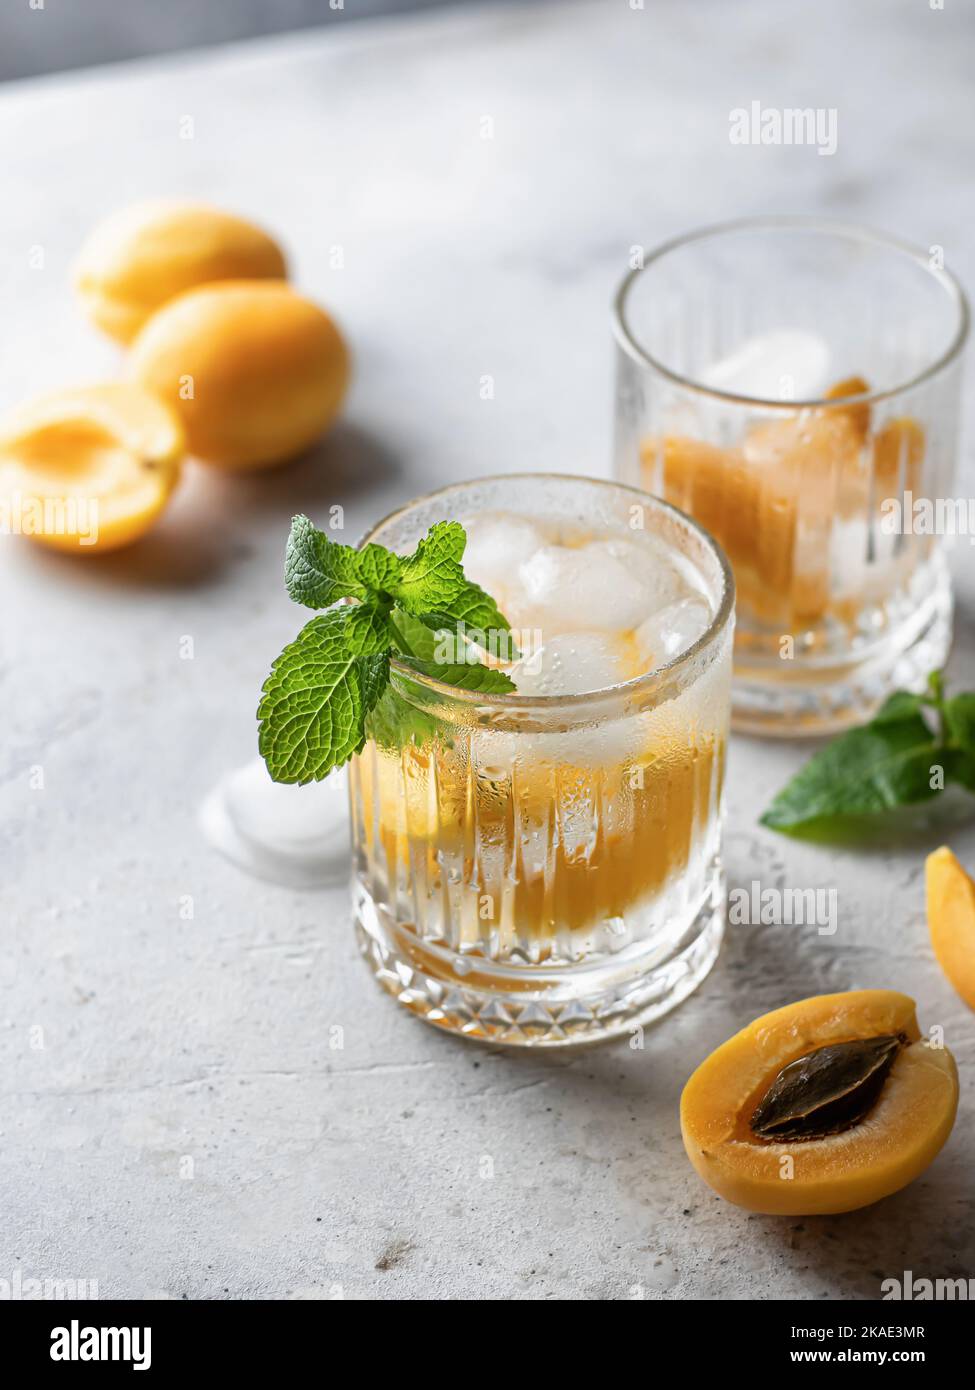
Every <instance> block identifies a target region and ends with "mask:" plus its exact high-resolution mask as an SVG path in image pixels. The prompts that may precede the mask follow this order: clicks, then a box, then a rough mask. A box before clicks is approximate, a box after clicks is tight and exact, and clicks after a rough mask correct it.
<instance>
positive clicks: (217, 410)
mask: <svg viewBox="0 0 975 1390" xmlns="http://www.w3.org/2000/svg"><path fill="white" fill-rule="evenodd" d="M130 362H131V369H132V372H133V375H134V377H135V379H136V380H137V381H138V382H139V383H140V384H141V385H142V386H144V387H145V388H146V390H148V391H152V392H154V394H155V395H157V396H158V397H159V398H160V400H162V401H163V403H164V404H165V405H166V406H167V407H168V408H169V409H171V410H173V411H175V412H176V414H177V415H178V417H179V419H180V421H181V422H182V425H183V428H184V430H185V431H186V438H187V442H188V445H189V451H190V453H192V454H195V455H196V457H197V458H200V459H202V460H203V461H204V462H205V463H212V464H215V465H217V466H218V467H222V468H263V467H268V466H270V465H272V464H277V463H283V462H285V461H286V460H287V459H290V458H293V457H294V456H295V455H297V454H300V453H302V452H303V451H304V450H305V449H307V448H308V447H309V445H311V444H312V443H314V441H315V440H316V439H317V438H318V437H319V436H320V435H321V434H323V433H324V432H325V430H326V429H327V428H328V426H329V425H330V424H331V423H332V421H333V420H334V418H335V416H336V415H337V413H338V410H339V407H340V406H341V404H342V399H343V397H344V395H345V390H346V386H347V385H348V380H349V354H348V351H347V349H346V346H345V342H344V341H343V338H342V335H341V334H340V333H339V330H338V329H337V328H336V326H335V324H334V323H333V322H332V320H331V319H330V318H329V316H328V314H326V313H325V312H324V310H322V309H320V308H319V307H318V306H317V305H316V304H312V303H311V301H310V300H308V299H305V298H303V296H301V295H300V294H296V293H295V291H294V290H293V289H291V288H290V286H288V285H286V284H284V283H282V282H275V281H271V280H228V281H226V282H224V283H221V284H216V285H204V286H203V287H202V288H200V289H196V290H188V291H187V292H186V293H185V294H181V295H178V296H177V297H176V298H175V299H173V300H171V301H170V302H169V303H168V304H166V305H164V307H163V308H162V309H160V310H159V312H158V313H157V314H154V315H153V316H152V318H151V319H150V320H149V322H148V323H147V324H146V325H145V327H144V328H143V329H142V332H141V333H140V334H139V336H138V337H137V338H136V340H135V342H134V343H133V344H132V352H131V358H130Z"/></svg>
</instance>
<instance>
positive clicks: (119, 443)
mask: <svg viewBox="0 0 975 1390" xmlns="http://www.w3.org/2000/svg"><path fill="white" fill-rule="evenodd" d="M183 443H184V441H183V431H182V430H181V429H180V426H179V422H178V420H177V419H176V418H175V416H174V415H173V414H172V413H171V412H170V411H169V410H167V409H166V408H165V406H163V405H162V404H161V402H159V401H158V400H156V398H155V396H151V395H150V394H149V393H148V392H147V391H143V390H142V388H141V387H139V386H135V385H131V384H129V383H126V382H106V383H104V384H102V385H98V386H83V387H75V388H72V389H63V390H60V391H53V392H51V393H49V394H48V395H45V396H40V397H37V398H36V399H34V400H31V401H27V402H25V403H24V404H23V405H21V406H19V407H17V408H16V409H15V410H14V411H12V412H11V413H10V415H8V416H6V417H5V418H4V420H3V421H2V422H0V503H2V505H3V507H4V509H5V510H6V511H7V512H8V514H9V526H10V529H11V530H16V531H18V532H20V533H21V534H22V535H25V536H30V538H31V539H32V540H35V541H40V542H41V544H43V545H48V546H53V547H54V548H55V549H57V550H67V551H70V552H71V553H72V554H76V555H84V554H96V553H97V554H100V553H102V552H103V551H106V550H117V549H118V548H119V547H120V546H123V545H128V544H130V542H132V541H134V540H137V539H138V538H139V537H140V536H142V535H143V534H144V533H145V532H146V531H148V529H149V528H150V526H152V525H153V523H154V522H155V520H156V518H157V517H158V516H159V514H160V513H161V512H162V510H163V508H164V507H165V506H166V503H167V502H168V500H169V496H170V494H171V493H172V491H173V488H174V487H175V486H176V483H177V481H178V480H179V475H180V459H181V457H182V453H183Z"/></svg>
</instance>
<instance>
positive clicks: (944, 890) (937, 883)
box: [925, 846, 975, 1009]
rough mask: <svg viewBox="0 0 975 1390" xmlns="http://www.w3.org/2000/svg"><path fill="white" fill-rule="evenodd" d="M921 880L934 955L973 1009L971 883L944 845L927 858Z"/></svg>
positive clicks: (974, 899)
mask: <svg viewBox="0 0 975 1390" xmlns="http://www.w3.org/2000/svg"><path fill="white" fill-rule="evenodd" d="M925 879H926V888H927V906H928V930H929V931H930V933H931V945H932V946H933V947H934V954H935V955H936V956H937V958H938V964H939V965H940V966H941V969H942V970H943V971H944V972H945V974H946V975H947V976H948V979H949V980H950V981H951V983H952V984H953V985H954V987H955V989H956V990H957V991H958V993H959V994H960V995H961V997H962V999H964V1001H965V1003H966V1004H967V1005H968V1007H969V1008H970V1009H975V881H973V880H972V878H971V875H969V874H967V873H966V872H965V870H964V869H963V868H962V866H961V865H960V864H959V862H958V860H957V859H956V858H955V856H954V855H953V854H952V852H951V850H950V849H948V848H946V847H945V846H942V847H941V849H936V850H935V851H934V853H933V854H929V855H928V859H927V864H926V867H925Z"/></svg>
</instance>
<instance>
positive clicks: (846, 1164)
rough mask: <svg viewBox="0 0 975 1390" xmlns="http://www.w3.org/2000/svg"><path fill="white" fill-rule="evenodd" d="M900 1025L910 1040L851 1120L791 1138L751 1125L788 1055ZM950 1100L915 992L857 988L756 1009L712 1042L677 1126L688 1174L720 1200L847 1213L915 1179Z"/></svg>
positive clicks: (943, 1059) (949, 1072) (944, 1062)
mask: <svg viewBox="0 0 975 1390" xmlns="http://www.w3.org/2000/svg"><path fill="white" fill-rule="evenodd" d="M897 1033H903V1034H905V1035H906V1037H907V1039H908V1044H907V1045H906V1046H905V1047H904V1048H903V1049H902V1050H901V1052H900V1054H899V1055H898V1057H897V1059H896V1061H895V1062H894V1065H893V1067H892V1069H891V1072H890V1075H889V1076H888V1078H887V1080H886V1082H885V1083H884V1088H883V1091H882V1093H881V1096H880V1099H879V1100H878V1101H877V1103H876V1105H875V1106H874V1107H873V1108H872V1110H871V1111H870V1112H869V1113H868V1114H867V1116H866V1117H865V1118H864V1119H863V1120H862V1121H861V1122H860V1123H859V1124H857V1125H854V1126H853V1127H852V1128H851V1129H848V1130H845V1131H844V1132H842V1133H840V1134H833V1135H828V1136H826V1137H824V1138H822V1139H805V1140H792V1141H789V1142H785V1141H783V1142H774V1143H768V1142H765V1141H763V1140H760V1139H758V1138H756V1137H755V1136H754V1135H753V1134H752V1133H751V1130H750V1128H749V1121H750V1119H751V1116H752V1114H753V1113H754V1110H755V1107H756V1105H757V1104H758V1102H759V1100H760V1099H761V1098H762V1096H763V1095H764V1094H765V1092H766V1091H767V1089H768V1087H769V1086H770V1085H771V1083H772V1081H773V1080H774V1078H775V1076H776V1075H777V1074H778V1072H779V1071H781V1069H782V1068H783V1067H785V1066H787V1065H788V1064H789V1063H790V1062H792V1061H795V1060H796V1059H797V1058H798V1057H802V1056H804V1055H805V1054H806V1053H808V1052H811V1051H813V1050H815V1049H816V1048H818V1047H825V1046H827V1045H829V1044H831V1043H839V1042H848V1041H851V1040H853V1039H855V1038H868V1037H880V1036H884V1035H887V1034H897ZM957 1104H958V1077H957V1071H956V1068H955V1063H954V1058H953V1057H952V1055H951V1053H950V1052H949V1051H948V1050H947V1049H946V1048H940V1049H936V1048H931V1047H929V1046H927V1044H925V1043H922V1042H921V1041H920V1034H919V1031H918V1027H917V1021H916V1019H915V1014H914V1002H913V1000H911V999H909V998H908V997H907V996H906V995H903V994H897V993H895V992H894V991H893V990H858V991H853V992H850V993H847V994H832V995H820V996H817V997H816V998H813V999H805V1000H802V1001H800V1002H799V1003H797V1004H792V1005H789V1006H788V1007H786V1008H784V1009H778V1010H776V1011H775V1012H774V1013H771V1014H765V1015H764V1016H763V1017H762V1018H758V1019H756V1020H755V1021H754V1022H753V1023H751V1024H750V1025H749V1026H748V1027H747V1028H744V1029H743V1030H742V1031H741V1032H740V1033H736V1034H735V1036H734V1037H733V1038H731V1039H729V1041H728V1042H726V1043H724V1044H723V1045H722V1046H721V1047H719V1048H717V1049H716V1051H714V1052H713V1053H712V1054H711V1055H710V1056H709V1057H708V1058H706V1059H705V1061H704V1062H702V1063H701V1065H700V1066H699V1067H698V1069H697V1070H696V1071H695V1072H694V1074H693V1076H692V1077H691V1078H690V1080H689V1081H688V1083H687V1085H686V1086H685V1088H684V1092H683V1094H682V1096H681V1106H680V1114H681V1132H682V1134H683V1137H684V1146H685V1149H686V1150H687V1155H688V1157H689V1158H690V1160H691V1163H692V1164H693V1166H694V1168H695V1169H696V1171H697V1172H698V1173H699V1174H700V1176H701V1177H702V1178H703V1179H704V1181H705V1182H706V1183H707V1184H708V1185H709V1186H710V1187H711V1188H713V1189H714V1191H715V1192H717V1193H719V1194H720V1195H721V1196H722V1197H724V1198H726V1199H727V1200H728V1201H729V1202H733V1203H735V1205H737V1206H741V1207H745V1208H747V1209H748V1210H750V1211H758V1212H764V1213H767V1214H770V1215H793V1216H804V1215H805V1216H812V1215H817V1214H827V1213H832V1212H842V1211H853V1210H855V1209H856V1208H858V1207H862V1206H867V1205H868V1204H870V1203H872V1202H876V1201H879V1200H880V1199H881V1198H882V1197H886V1196H889V1195H890V1194H891V1193H893V1192H897V1191H898V1190H899V1189H900V1188H902V1187H904V1186H906V1184H907V1183H909V1182H912V1181H913V1180H914V1178H916V1177H918V1176H919V1174H921V1173H922V1172H924V1170H925V1169H926V1168H927V1167H928V1165H929V1164H930V1163H931V1162H932V1161H933V1159H934V1158H935V1157H936V1155H937V1154H938V1152H939V1151H940V1149H941V1147H942V1145H943V1144H944V1142H945V1140H946V1139H947V1137H948V1135H949V1134H950V1132H951V1127H952V1125H953V1124H954V1119H955V1112H956V1109H957ZM783 1160H786V1162H783ZM790 1164H791V1169H790V1166H789V1165H790Z"/></svg>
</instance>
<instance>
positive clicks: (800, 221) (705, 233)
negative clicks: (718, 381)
mask: <svg viewBox="0 0 975 1390" xmlns="http://www.w3.org/2000/svg"><path fill="white" fill-rule="evenodd" d="M742 231H785V232H789V231H805V232H816V233H822V234H824V235H831V236H835V237H845V238H846V239H847V240H852V241H860V242H866V243H869V244H871V245H874V246H880V247H883V248H884V249H885V250H887V251H896V252H897V253H898V254H899V255H902V256H906V257H908V258H909V259H910V260H912V261H914V263H915V264H916V265H918V266H919V267H920V268H921V269H922V270H923V271H924V272H925V274H926V275H929V276H931V278H932V279H934V280H935V281H937V283H938V284H939V285H940V286H941V288H942V289H943V290H944V291H945V293H946V294H947V295H948V297H949V299H950V300H951V301H952V303H953V304H954V307H955V309H956V311H957V315H958V318H957V324H956V327H955V331H954V334H953V336H952V339H951V341H950V343H949V344H948V347H947V348H946V349H945V351H944V352H942V353H941V354H940V355H939V356H938V357H937V358H936V359H935V360H934V361H933V362H931V363H929V364H928V366H926V367H924V368H922V370H921V371H919V372H916V373H915V374H914V375H913V376H912V377H909V378H908V379H907V380H906V381H903V382H899V383H898V384H897V385H896V386H890V387H886V388H884V389H883V390H877V391H865V392H862V393H861V394H860V395H857V396H841V397H836V396H833V397H826V396H817V397H813V398H810V399H805V400H791V401H784V400H781V399H778V398H777V399H774V400H773V399H772V398H771V397H766V396H744V395H740V394H738V393H737V392H734V391H722V390H720V389H719V388H717V387H714V386H706V385H705V384H704V383H703V382H701V381H696V380H695V379H694V378H693V377H689V376H684V375H683V373H681V372H677V371H674V369H673V368H672V367H667V366H665V364H664V363H663V362H660V361H658V359H657V358H656V357H654V356H653V354H652V353H650V352H648V351H647V349H646V348H644V347H643V346H642V345H641V343H640V341H639V339H638V338H637V336H636V334H635V333H634V332H633V330H632V329H631V327H630V324H629V321H628V319H627V313H626V309H627V300H628V297H629V294H630V291H631V289H632V288H633V286H634V285H635V283H636V281H637V278H638V277H639V276H640V275H642V274H643V272H644V271H645V270H647V269H648V268H649V267H650V266H651V265H653V264H654V263H655V262H657V261H660V260H662V259H663V257H664V256H667V255H669V254H670V252H672V251H677V250H680V249H681V248H682V247H684V246H688V245H691V244H692V243H694V242H697V241H707V240H710V239H712V238H715V237H721V236H724V235H726V234H727V233H732V232H742ZM969 321H970V310H969V304H968V296H967V295H966V294H965V291H964V289H963V288H962V286H961V282H960V281H959V280H958V279H957V277H956V276H955V275H954V274H953V273H952V272H951V271H950V270H946V269H945V268H944V267H942V268H940V269H936V268H934V267H933V266H931V265H930V264H929V258H928V255H927V253H926V252H924V251H922V250H920V249H919V248H918V247H916V246H914V245H912V244H911V243H910V242H908V241H904V240H902V239H901V238H899V237H894V236H890V235H888V234H887V233H886V232H879V231H876V230H875V229H874V228H872V227H866V226H864V225H863V224H862V223H857V222H845V221H842V220H838V219H835V220H834V219H833V218H829V217H814V216H801V215H789V214H781V215H777V216H762V217H739V218H734V219H732V220H730V221H727V222H713V223H711V224H709V225H708V226H705V227H697V228H695V229H694V230H692V231H690V232H683V233H681V235H680V236H676V237H671V238H669V239H668V240H667V241H665V242H662V243H661V244H660V245H659V246H657V247H656V248H655V249H654V250H653V251H652V252H651V253H650V255H649V256H647V257H646V258H645V260H644V262H643V265H641V266H637V267H636V268H635V269H633V270H630V271H629V272H628V273H627V274H626V275H625V276H624V277H623V279H622V281H621V282H620V285H619V288H618V289H617V291H616V294H615V296H614V298H613V303H612V324H613V336H614V337H615V339H616V342H617V344H618V346H619V347H620V348H621V349H622V350H623V351H624V352H625V353H626V354H627V355H628V356H629V357H631V358H632V359H633V360H634V361H635V362H637V363H638V364H639V365H641V366H643V367H649V368H650V369H651V370H652V371H655V372H659V373H660V375H661V376H664V377H666V378H667V379H668V380H669V381H672V382H673V383H674V384H675V385H677V386H680V387H683V388H684V389H685V390H687V391H691V392H694V393H695V394H696V395H699V396H704V397H706V398H708V399H709V400H715V401H721V402H725V403H732V404H735V405H744V406H748V407H750V408H751V409H753V410H754V409H755V408H756V407H758V408H759V409H762V410H784V411H792V412H795V411H796V410H808V409H812V408H814V407H815V408H816V409H823V410H833V409H849V407H850V406H851V405H870V404H873V403H874V402H876V401H884V400H889V399H890V398H891V397H893V396H899V395H901V394H902V393H903V392H905V391H909V390H911V389H912V388H914V387H915V386H920V385H922V383H924V382H925V381H928V380H929V379H930V378H931V377H934V376H937V374H938V373H939V372H941V371H943V370H944V368H945V367H947V366H949V365H950V364H951V363H952V362H954V361H955V360H956V358H958V357H959V356H960V355H961V352H962V349H963V348H964V346H965V343H966V341H967V339H968V328H969Z"/></svg>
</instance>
